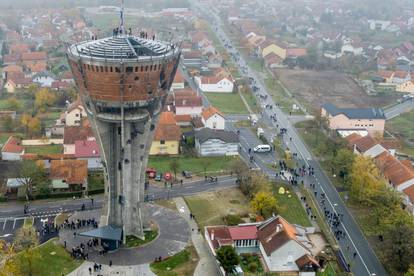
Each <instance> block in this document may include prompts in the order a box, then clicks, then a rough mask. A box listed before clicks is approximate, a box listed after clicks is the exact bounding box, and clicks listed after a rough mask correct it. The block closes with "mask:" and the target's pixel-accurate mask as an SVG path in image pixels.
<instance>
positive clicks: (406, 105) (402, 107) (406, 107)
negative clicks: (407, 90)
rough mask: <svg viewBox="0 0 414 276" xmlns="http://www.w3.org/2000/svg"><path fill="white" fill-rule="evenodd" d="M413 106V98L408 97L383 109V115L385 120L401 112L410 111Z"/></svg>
mask: <svg viewBox="0 0 414 276" xmlns="http://www.w3.org/2000/svg"><path fill="white" fill-rule="evenodd" d="M413 108H414V99H409V100H406V101H404V102H402V103H399V104H397V105H394V106H392V107H390V108H388V109H386V110H384V115H385V118H386V119H387V120H390V119H392V118H395V117H397V116H399V115H400V114H401V113H404V112H408V111H410V110H411V109H413Z"/></svg>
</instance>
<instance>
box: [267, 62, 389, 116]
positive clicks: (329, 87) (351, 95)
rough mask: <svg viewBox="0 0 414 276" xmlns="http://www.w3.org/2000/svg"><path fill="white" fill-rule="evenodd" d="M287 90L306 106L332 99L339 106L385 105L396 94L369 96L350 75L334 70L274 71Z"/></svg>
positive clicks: (317, 107) (316, 108)
mask: <svg viewBox="0 0 414 276" xmlns="http://www.w3.org/2000/svg"><path fill="white" fill-rule="evenodd" d="M274 71H275V72H276V74H277V76H278V77H279V79H280V81H281V82H282V83H283V84H284V85H285V86H286V87H287V88H288V90H289V91H290V92H291V93H292V94H293V95H294V96H295V97H297V98H298V100H299V101H300V102H302V103H303V104H305V105H306V106H307V108H312V109H313V110H319V108H320V106H321V105H322V104H324V103H327V102H330V103H333V104H335V105H337V106H339V107H383V106H386V105H388V104H390V103H392V102H395V101H396V99H397V97H393V96H388V95H384V96H368V95H367V94H366V93H365V92H364V91H363V90H362V89H361V88H360V87H359V86H358V85H357V84H356V83H355V82H354V81H353V80H352V79H351V78H350V77H348V76H347V75H345V74H342V73H338V72H334V71H320V72H319V71H308V70H289V69H276V70H274Z"/></svg>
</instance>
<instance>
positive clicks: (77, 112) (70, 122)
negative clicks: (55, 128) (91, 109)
mask: <svg viewBox="0 0 414 276" xmlns="http://www.w3.org/2000/svg"><path fill="white" fill-rule="evenodd" d="M62 115H63V116H62V118H61V119H60V120H59V122H58V124H64V125H65V126H81V125H82V120H83V119H86V118H87V114H86V112H85V108H84V107H83V105H82V103H81V101H80V98H78V99H77V100H76V101H74V102H73V103H71V104H70V105H69V106H68V108H67V110H66V111H65V113H64V114H62Z"/></svg>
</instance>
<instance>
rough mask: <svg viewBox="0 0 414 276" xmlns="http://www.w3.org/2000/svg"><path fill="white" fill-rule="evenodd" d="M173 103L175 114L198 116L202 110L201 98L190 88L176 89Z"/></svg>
mask: <svg viewBox="0 0 414 276" xmlns="http://www.w3.org/2000/svg"><path fill="white" fill-rule="evenodd" d="M173 104H174V108H175V114H176V115H190V116H192V117H194V116H200V114H201V112H202V110H203V99H202V98H201V96H199V95H197V93H196V92H194V91H193V90H191V89H185V90H176V91H175V92H174V102H173Z"/></svg>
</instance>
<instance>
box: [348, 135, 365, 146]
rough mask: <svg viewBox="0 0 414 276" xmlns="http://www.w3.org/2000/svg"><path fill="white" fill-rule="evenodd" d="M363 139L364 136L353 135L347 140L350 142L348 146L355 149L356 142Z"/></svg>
mask: <svg viewBox="0 0 414 276" xmlns="http://www.w3.org/2000/svg"><path fill="white" fill-rule="evenodd" d="M361 138H362V136H361V135H359V134H358V133H352V134H350V135H348V136H346V137H345V140H346V141H347V142H348V145H350V146H352V147H353V146H354V145H355V142H356V141H358V140H359V139H361Z"/></svg>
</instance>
